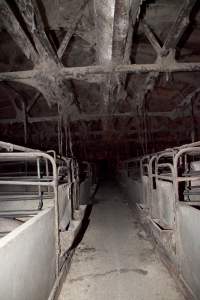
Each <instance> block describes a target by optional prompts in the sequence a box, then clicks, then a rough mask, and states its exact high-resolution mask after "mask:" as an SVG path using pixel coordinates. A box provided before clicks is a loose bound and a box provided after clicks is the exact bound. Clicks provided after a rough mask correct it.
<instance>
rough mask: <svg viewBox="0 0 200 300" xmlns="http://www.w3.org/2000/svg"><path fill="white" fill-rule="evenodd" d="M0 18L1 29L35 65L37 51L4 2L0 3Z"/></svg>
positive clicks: (2, 0)
mask: <svg viewBox="0 0 200 300" xmlns="http://www.w3.org/2000/svg"><path fill="white" fill-rule="evenodd" d="M0 18H1V22H2V24H3V27H4V28H5V29H6V31H7V32H8V33H9V34H10V36H11V37H12V39H13V40H14V41H15V42H16V44H17V45H18V46H19V48H20V49H21V50H22V52H23V53H24V54H25V55H26V57H27V58H28V59H30V60H31V61H32V62H33V63H35V64H36V63H37V62H38V60H39V57H38V54H37V51H36V49H35V48H34V45H33V44H32V42H31V41H30V39H29V37H28V36H27V34H26V33H25V31H24V29H23V28H22V26H21V24H20V23H19V21H18V20H17V18H16V17H15V15H14V14H13V12H12V10H11V8H10V7H9V5H8V4H7V2H6V1H5V0H1V1H0Z"/></svg>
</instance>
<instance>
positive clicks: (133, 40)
mask: <svg viewBox="0 0 200 300" xmlns="http://www.w3.org/2000/svg"><path fill="white" fill-rule="evenodd" d="M199 7H200V4H199V1H197V0H184V1H183V0H171V1H169V0H154V1H153V0H152V1H142V0H132V1H131V0H107V1H106V0H101V1H98V0H89V1H86V0H73V1H72V0H71V1H70V0H42V1H36V0H28V1H27V0H15V1H11V0H10V1H9V0H0V21H1V22H0V28H1V31H0V41H1V42H0V81H1V82H0V123H1V127H0V135H1V139H3V140H6V141H10V142H16V143H20V144H26V145H29V146H32V147H38V148H43V149H46V148H55V147H56V148H59V151H60V152H62V151H66V148H67V151H68V154H70V153H69V152H70V151H72V152H73V154H74V155H77V156H79V157H81V158H86V159H91V160H93V159H103V158H115V159H116V158H121V159H123V158H128V157H130V156H133V155H138V154H141V153H146V152H151V151H157V150H159V149H161V148H163V147H169V146H172V145H177V144H179V143H185V142H190V141H191V140H197V139H199V135H200V132H199V130H198V128H199V123H200V118H199V110H200V103H199V102H200V77H199V71H200V32H199V31H200V11H199ZM66 144H67V146H66Z"/></svg>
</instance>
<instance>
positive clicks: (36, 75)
mask: <svg viewBox="0 0 200 300" xmlns="http://www.w3.org/2000/svg"><path fill="white" fill-rule="evenodd" d="M199 71H200V63H199V62H195V63H177V62H176V61H174V62H173V63H171V64H170V63H169V64H167V63H161V64H158V63H155V64H131V65H129V64H128V65H126V64H124V65H123V64H122V65H94V66H86V67H71V68H65V67H63V68H59V69H56V70H54V69H47V70H46V72H43V71H42V70H41V69H35V70H31V71H18V72H4V73H0V81H17V82H21V83H23V82H24V83H25V84H29V85H31V86H36V81H37V80H38V81H39V80H40V78H41V76H42V75H43V76H44V77H47V74H46V73H48V76H50V77H52V78H53V77H55V78H56V76H61V77H62V78H63V79H77V80H87V76H88V75H89V76H90V75H104V74H111V73H130V74H145V73H149V72H155V73H156V72H157V73H166V72H167V73H168V72H169V73H170V72H171V73H175V72H199Z"/></svg>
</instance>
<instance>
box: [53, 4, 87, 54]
mask: <svg viewBox="0 0 200 300" xmlns="http://www.w3.org/2000/svg"><path fill="white" fill-rule="evenodd" d="M89 1H90V0H85V1H84V2H83V5H81V7H80V9H79V11H78V13H77V14H76V16H75V18H74V20H73V22H72V24H71V27H70V28H69V30H68V31H67V33H66V35H65V37H64V39H63V40H62V42H61V44H60V47H59V49H58V51H57V55H58V57H59V58H60V59H61V58H62V56H63V54H64V52H65V50H66V48H67V46H68V44H69V42H70V40H71V38H72V36H73V35H74V33H75V31H76V28H77V25H78V23H79V22H80V20H81V17H82V16H83V13H84V9H85V7H86V5H87V4H88V2H89Z"/></svg>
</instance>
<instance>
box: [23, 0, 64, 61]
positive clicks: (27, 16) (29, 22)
mask: <svg viewBox="0 0 200 300" xmlns="http://www.w3.org/2000/svg"><path fill="white" fill-rule="evenodd" d="M17 6H18V8H19V11H20V13H21V15H22V17H23V19H24V22H25V23H26V26H27V28H28V30H29V32H30V34H31V36H32V38H33V40H34V43H35V47H36V49H37V51H38V53H39V55H40V60H41V61H40V62H43V61H51V62H53V63H55V64H57V65H59V64H60V60H59V58H58V56H57V53H56V50H55V48H54V46H53V45H52V44H51V42H50V40H49V38H48V37H47V34H46V32H45V30H44V27H45V26H44V22H43V19H42V16H41V13H40V9H39V7H38V4H37V1H36V0H28V1H24V0H17Z"/></svg>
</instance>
